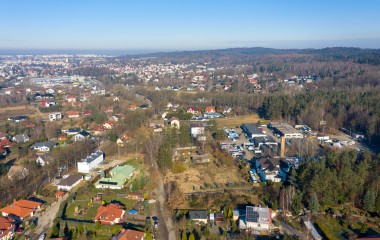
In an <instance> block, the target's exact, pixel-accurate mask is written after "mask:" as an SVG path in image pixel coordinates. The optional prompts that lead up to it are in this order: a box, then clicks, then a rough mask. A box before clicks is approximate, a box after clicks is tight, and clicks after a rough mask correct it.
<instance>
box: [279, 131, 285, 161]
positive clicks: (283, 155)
mask: <svg viewBox="0 0 380 240" xmlns="http://www.w3.org/2000/svg"><path fill="white" fill-rule="evenodd" d="M280 157H285V136H282V137H281V153H280Z"/></svg>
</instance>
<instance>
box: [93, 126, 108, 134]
mask: <svg viewBox="0 0 380 240" xmlns="http://www.w3.org/2000/svg"><path fill="white" fill-rule="evenodd" d="M92 131H93V133H94V135H100V134H102V133H103V132H104V131H106V128H105V127H104V126H103V125H94V126H93V127H92Z"/></svg>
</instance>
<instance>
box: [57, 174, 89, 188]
mask: <svg viewBox="0 0 380 240" xmlns="http://www.w3.org/2000/svg"><path fill="white" fill-rule="evenodd" d="M81 179H83V176H82V175H80V174H71V175H70V176H68V177H67V178H64V179H62V180H61V181H60V182H59V183H58V184H57V186H72V185H74V183H76V182H78V181H79V180H81Z"/></svg>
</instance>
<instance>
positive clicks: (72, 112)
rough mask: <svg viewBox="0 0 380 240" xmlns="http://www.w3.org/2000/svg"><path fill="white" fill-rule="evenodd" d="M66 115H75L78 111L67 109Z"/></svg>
mask: <svg viewBox="0 0 380 240" xmlns="http://www.w3.org/2000/svg"><path fill="white" fill-rule="evenodd" d="M67 115H68V116H76V115H79V112H78V111H69V112H68V113H67Z"/></svg>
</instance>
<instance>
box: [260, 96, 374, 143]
mask: <svg viewBox="0 0 380 240" xmlns="http://www.w3.org/2000/svg"><path fill="white" fill-rule="evenodd" d="M258 112H259V114H260V115H261V117H264V118H266V119H270V120H275V119H285V120H287V121H289V122H293V123H295V124H307V125H309V126H311V127H312V128H313V129H319V130H322V128H323V126H321V125H320V121H321V120H324V121H326V122H327V125H326V126H325V128H326V129H327V130H328V129H329V128H339V127H345V128H347V129H352V130H355V131H358V132H362V133H365V134H366V135H367V137H368V140H369V142H370V143H372V144H376V143H378V141H379V135H380V118H379V117H380V93H379V92H378V91H375V90H373V91H367V92H358V91H357V92H355V91H316V92H310V93H300V94H296V95H294V96H292V95H271V96H266V97H264V100H263V103H262V106H261V107H260V108H259V111H258Z"/></svg>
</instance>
